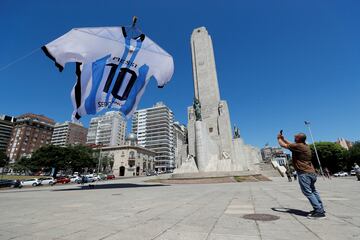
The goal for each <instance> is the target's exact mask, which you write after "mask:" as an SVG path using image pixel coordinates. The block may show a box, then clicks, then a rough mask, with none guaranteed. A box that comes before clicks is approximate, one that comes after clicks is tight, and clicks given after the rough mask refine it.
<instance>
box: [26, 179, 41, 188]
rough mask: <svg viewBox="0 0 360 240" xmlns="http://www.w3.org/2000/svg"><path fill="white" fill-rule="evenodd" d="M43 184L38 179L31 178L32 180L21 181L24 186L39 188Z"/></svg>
mask: <svg viewBox="0 0 360 240" xmlns="http://www.w3.org/2000/svg"><path fill="white" fill-rule="evenodd" d="M40 184H41V181H40V180H39V179H37V178H31V179H26V180H22V181H21V185H23V186H33V187H36V186H39V185H40Z"/></svg>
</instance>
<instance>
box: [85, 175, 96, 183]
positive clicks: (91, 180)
mask: <svg viewBox="0 0 360 240" xmlns="http://www.w3.org/2000/svg"><path fill="white" fill-rule="evenodd" d="M95 181H96V179H95V178H94V176H93V175H87V176H85V182H86V183H91V182H95Z"/></svg>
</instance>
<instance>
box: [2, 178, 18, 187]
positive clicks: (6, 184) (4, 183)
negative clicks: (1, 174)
mask: <svg viewBox="0 0 360 240" xmlns="http://www.w3.org/2000/svg"><path fill="white" fill-rule="evenodd" d="M14 184H15V183H14V181H13V180H8V179H2V180H0V188H3V187H12V186H13V185H14Z"/></svg>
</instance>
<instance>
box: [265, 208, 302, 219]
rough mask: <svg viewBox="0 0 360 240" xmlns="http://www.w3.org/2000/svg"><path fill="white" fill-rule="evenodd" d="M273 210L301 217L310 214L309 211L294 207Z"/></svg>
mask: <svg viewBox="0 0 360 240" xmlns="http://www.w3.org/2000/svg"><path fill="white" fill-rule="evenodd" d="M271 210H273V211H275V212H282V213H289V214H294V215H298V216H301V217H307V215H308V214H309V212H305V211H303V210H299V209H293V208H271Z"/></svg>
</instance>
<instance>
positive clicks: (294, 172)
mask: <svg viewBox="0 0 360 240" xmlns="http://www.w3.org/2000/svg"><path fill="white" fill-rule="evenodd" d="M292 174H293V177H294V181H296V180H297V172H296V171H295V170H294V171H293V173H292Z"/></svg>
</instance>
